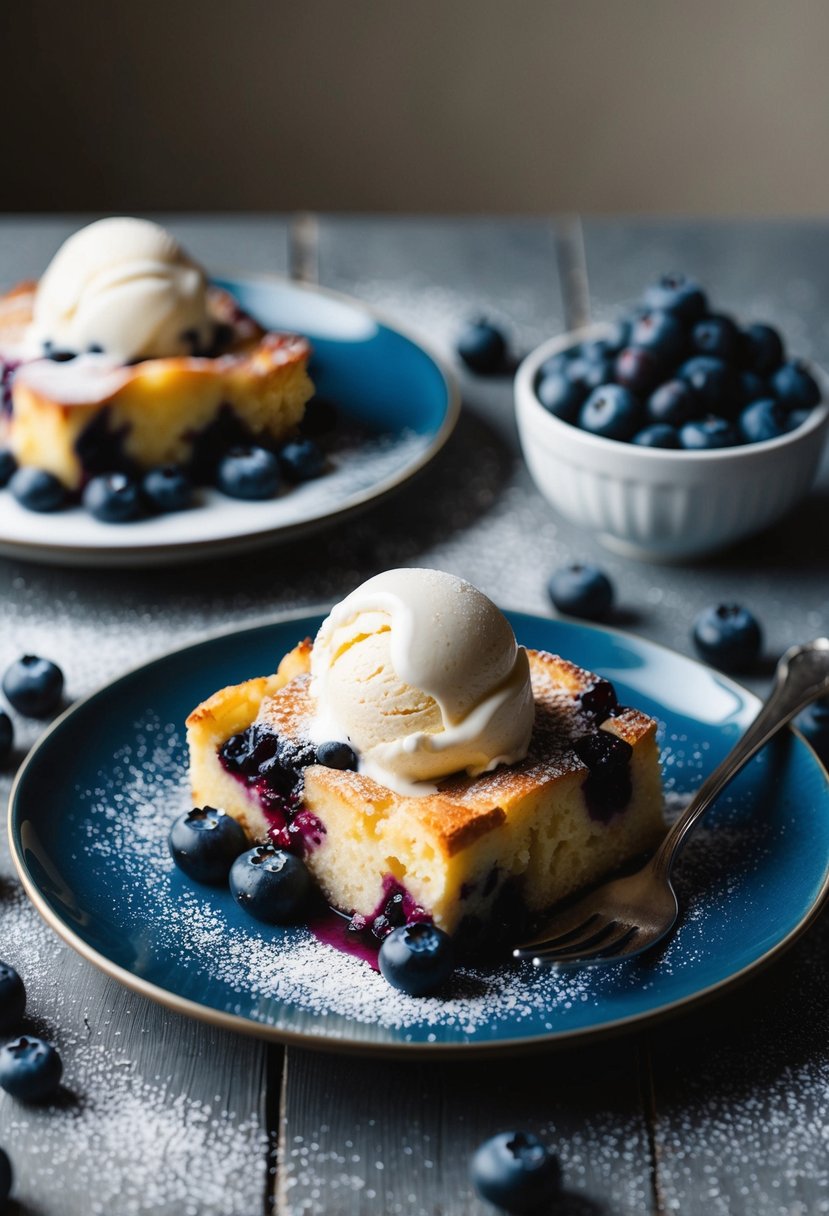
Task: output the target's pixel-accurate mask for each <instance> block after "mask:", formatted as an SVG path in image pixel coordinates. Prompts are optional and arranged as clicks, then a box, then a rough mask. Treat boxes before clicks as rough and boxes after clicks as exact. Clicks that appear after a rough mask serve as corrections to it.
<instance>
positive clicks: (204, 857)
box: [168, 806, 248, 886]
mask: <svg viewBox="0 0 829 1216" xmlns="http://www.w3.org/2000/svg"><path fill="white" fill-rule="evenodd" d="M247 843H248V840H247V837H246V836H245V833H244V830H243V828H242V827H241V826H240V825H239V824H238V823H237V822H236V820H235V819H233V818H232V817H231V816H230V815H228V814H227V812H226V811H221V810H217V809H216V807H213V806H204V807H199V806H197V807H194V808H193V809H192V811H185V812H184V813H183V814H182V815H179V817H178V818H177V819H176V820H175V821H174V823H173V826H172V827H171V828H170V835H169V837H168V844H169V846H170V855H171V856H172V858H173V861H174V862H175V863H176V865H177V866H178V868H179V869H180V870H183V871H184V873H185V874H186V875H187V877H188V878H192V879H193V881H194V882H204V883H208V884H210V885H211V886H218V885H219V883H224V882H227V876H228V874H229V873H230V867H231V866H232V865H233V862H234V861H235V860H236V858H237V857H238V856H239V854H240V853H242V852H243V851H244V849H245V848H246V847H247Z"/></svg>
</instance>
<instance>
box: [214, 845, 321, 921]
mask: <svg viewBox="0 0 829 1216" xmlns="http://www.w3.org/2000/svg"><path fill="white" fill-rule="evenodd" d="M230 890H231V891H232V893H233V897H234V899H235V900H236V901H237V902H238V903H239V905H240V906H241V907H243V908H244V909H245V911H246V912H249V913H250V914H251V916H255V917H256V919H257V920H262V921H265V923H266V924H269V925H289V924H295V923H296V922H297V921H298V920H301V919H302V916H303V913H304V912H305V909H306V908H307V906H308V903H309V901H310V898H311V875H310V874H309V873H308V870H307V868H306V865H305V862H304V861H302V859H301V858H299V857H295V856H294V855H293V853H285V852H284V851H283V850H281V849H275V848H273V847H272V846H271V845H257V846H256V848H254V849H250V850H249V851H248V852H247V853H243V854H242V855H241V857H237V858H236V860H235V861H234V863H233V866H232V868H231V871H230Z"/></svg>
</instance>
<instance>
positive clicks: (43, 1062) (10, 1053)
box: [0, 1035, 63, 1102]
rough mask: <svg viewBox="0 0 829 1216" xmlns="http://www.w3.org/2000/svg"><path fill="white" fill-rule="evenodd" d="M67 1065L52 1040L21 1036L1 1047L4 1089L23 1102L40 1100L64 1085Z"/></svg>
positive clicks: (0, 1077) (0, 1085)
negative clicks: (62, 1080) (63, 1074)
mask: <svg viewBox="0 0 829 1216" xmlns="http://www.w3.org/2000/svg"><path fill="white" fill-rule="evenodd" d="M62 1072H63V1064H62V1063H61V1059H60V1056H59V1055H58V1053H57V1051H56V1050H55V1048H54V1047H53V1046H52V1045H51V1043H45V1042H44V1041H43V1039H36V1038H35V1037H34V1036H33V1035H21V1037H20V1038H19V1039H13V1040H12V1041H11V1043H7V1044H6V1045H5V1047H3V1048H0V1088H2V1089H5V1091H6V1093H8V1094H11V1095H12V1097H13V1098H19V1099H20V1100H21V1101H23V1102H39V1101H41V1100H42V1099H43V1098H48V1097H49V1095H50V1094H53V1093H54V1092H55V1090H56V1089H57V1087H58V1085H59V1084H60V1078H61V1074H62Z"/></svg>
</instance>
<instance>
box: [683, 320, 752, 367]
mask: <svg viewBox="0 0 829 1216" xmlns="http://www.w3.org/2000/svg"><path fill="white" fill-rule="evenodd" d="M691 343H692V345H693V347H694V350H695V351H697V352H698V353H699V354H701V355H711V356H712V357H713V358H715V359H723V360H724V361H725V362H726V363H729V362H730V361H731V360H732V359H734V358H735V357H736V355H737V351H738V349H739V345H740V331H739V330H738V329H737V326H736V325H735V324H734V322H733V321H732V320H731V318H730V317H723V316H716V315H713V314H712V315H710V316H707V317H705V318H703V320H702V321H697V323H696V325H695V326H694V332H693V334H692V336H691Z"/></svg>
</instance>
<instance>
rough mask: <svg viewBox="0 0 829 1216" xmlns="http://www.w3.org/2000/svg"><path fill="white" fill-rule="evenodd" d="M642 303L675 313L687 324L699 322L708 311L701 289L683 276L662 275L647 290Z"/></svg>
mask: <svg viewBox="0 0 829 1216" xmlns="http://www.w3.org/2000/svg"><path fill="white" fill-rule="evenodd" d="M644 302H645V305H646V306H647V307H648V308H659V309H664V310H665V311H666V312H672V313H676V315H677V316H678V317H680V318H681V319H682V320H683V321H686V322H688V323H689V324H692V323H693V322H694V321H699V320H701V318H702V317H703V316H704V315H705V313H706V312H707V311H708V301H707V300H706V298H705V293H704V292H703V290H702V288H701V287H700V286H699V284H697V283H695V282H694V281H693V280H692V279H688V278H686V277H685V275H683V274H664V275H663V276H662V278H661V279H660V280H659V281H658V282H657V283H653V284H652V285H651V286H650V287H648V288H647V290H646V291H645V295H644Z"/></svg>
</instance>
